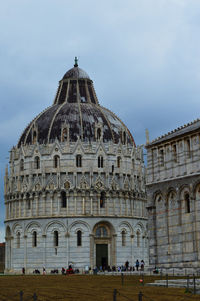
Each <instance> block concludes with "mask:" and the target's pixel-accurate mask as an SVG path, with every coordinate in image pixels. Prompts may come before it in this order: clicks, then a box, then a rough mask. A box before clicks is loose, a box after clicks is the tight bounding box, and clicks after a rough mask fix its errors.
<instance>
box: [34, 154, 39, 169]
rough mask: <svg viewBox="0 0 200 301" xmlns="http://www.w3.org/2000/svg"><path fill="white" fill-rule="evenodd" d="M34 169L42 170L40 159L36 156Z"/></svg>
mask: <svg viewBox="0 0 200 301" xmlns="http://www.w3.org/2000/svg"><path fill="white" fill-rule="evenodd" d="M34 168H35V169H40V157H38V156H36V157H35V158H34Z"/></svg>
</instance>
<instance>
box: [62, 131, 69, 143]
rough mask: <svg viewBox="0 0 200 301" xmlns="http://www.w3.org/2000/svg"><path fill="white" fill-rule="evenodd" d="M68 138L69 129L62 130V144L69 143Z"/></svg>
mask: <svg viewBox="0 0 200 301" xmlns="http://www.w3.org/2000/svg"><path fill="white" fill-rule="evenodd" d="M67 136H68V133H67V128H64V129H63V130H62V142H64V141H67Z"/></svg>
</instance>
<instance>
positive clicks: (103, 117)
mask: <svg viewBox="0 0 200 301" xmlns="http://www.w3.org/2000/svg"><path fill="white" fill-rule="evenodd" d="M122 101H124V100H122ZM4 189H5V192H4V195H5V207H6V217H5V228H6V234H5V235H6V263H5V269H6V271H7V272H10V273H17V272H21V270H22V268H25V271H26V272H27V273H32V271H33V270H34V269H39V270H42V268H43V267H45V269H46V271H47V272H48V271H50V270H52V269H59V270H60V269H61V268H62V267H67V266H68V265H69V264H72V265H73V266H74V268H77V269H80V270H84V269H85V267H86V266H88V267H91V268H94V267H95V266H97V267H101V266H102V267H105V268H107V267H108V266H110V267H112V266H118V265H124V263H125V262H126V261H127V260H128V261H129V264H130V265H134V264H135V261H136V260H137V259H138V260H142V259H143V260H144V261H145V262H146V263H147V262H148V251H147V250H148V237H147V215H146V194H145V181H144V164H143V153H142V147H141V146H139V147H136V145H135V142H134V139H133V137H132V135H131V133H130V131H129V130H128V128H127V127H126V126H125V124H124V123H123V122H122V121H121V120H120V119H119V118H118V117H117V116H116V115H115V114H114V113H112V112H111V111H109V110H108V109H106V108H104V107H102V106H101V105H100V104H99V101H98V99H97V96H96V93H95V89H94V86H93V82H92V80H91V79H90V77H89V76H88V74H87V73H86V72H85V71H83V70H82V69H80V68H79V67H78V63H77V60H75V65H74V67H73V68H72V69H70V70H69V71H68V72H66V73H65V75H64V76H63V78H62V79H61V80H60V81H59V86H58V89H57V93H56V96H55V99H54V101H53V104H52V105H51V106H50V107H48V108H47V109H45V110H44V111H43V112H41V113H40V114H39V115H38V116H36V117H35V118H34V119H33V120H32V121H31V122H30V123H29V124H28V126H27V127H26V129H25V130H24V131H23V133H22V135H21V137H20V138H19V141H18V144H17V145H16V146H15V147H13V148H12V149H11V151H10V161H9V168H6V172H5V184H4Z"/></svg>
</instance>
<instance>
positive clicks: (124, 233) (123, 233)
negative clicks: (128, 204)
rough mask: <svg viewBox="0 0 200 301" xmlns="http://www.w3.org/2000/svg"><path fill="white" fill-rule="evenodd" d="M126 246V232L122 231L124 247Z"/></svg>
mask: <svg viewBox="0 0 200 301" xmlns="http://www.w3.org/2000/svg"><path fill="white" fill-rule="evenodd" d="M125 246H126V232H125V231H124V230H123V231H122V247H125Z"/></svg>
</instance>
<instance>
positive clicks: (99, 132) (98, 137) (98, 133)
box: [97, 128, 101, 141]
mask: <svg viewBox="0 0 200 301" xmlns="http://www.w3.org/2000/svg"><path fill="white" fill-rule="evenodd" d="M100 139H101V129H100V128H98V129H97V141H99V140H100Z"/></svg>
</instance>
